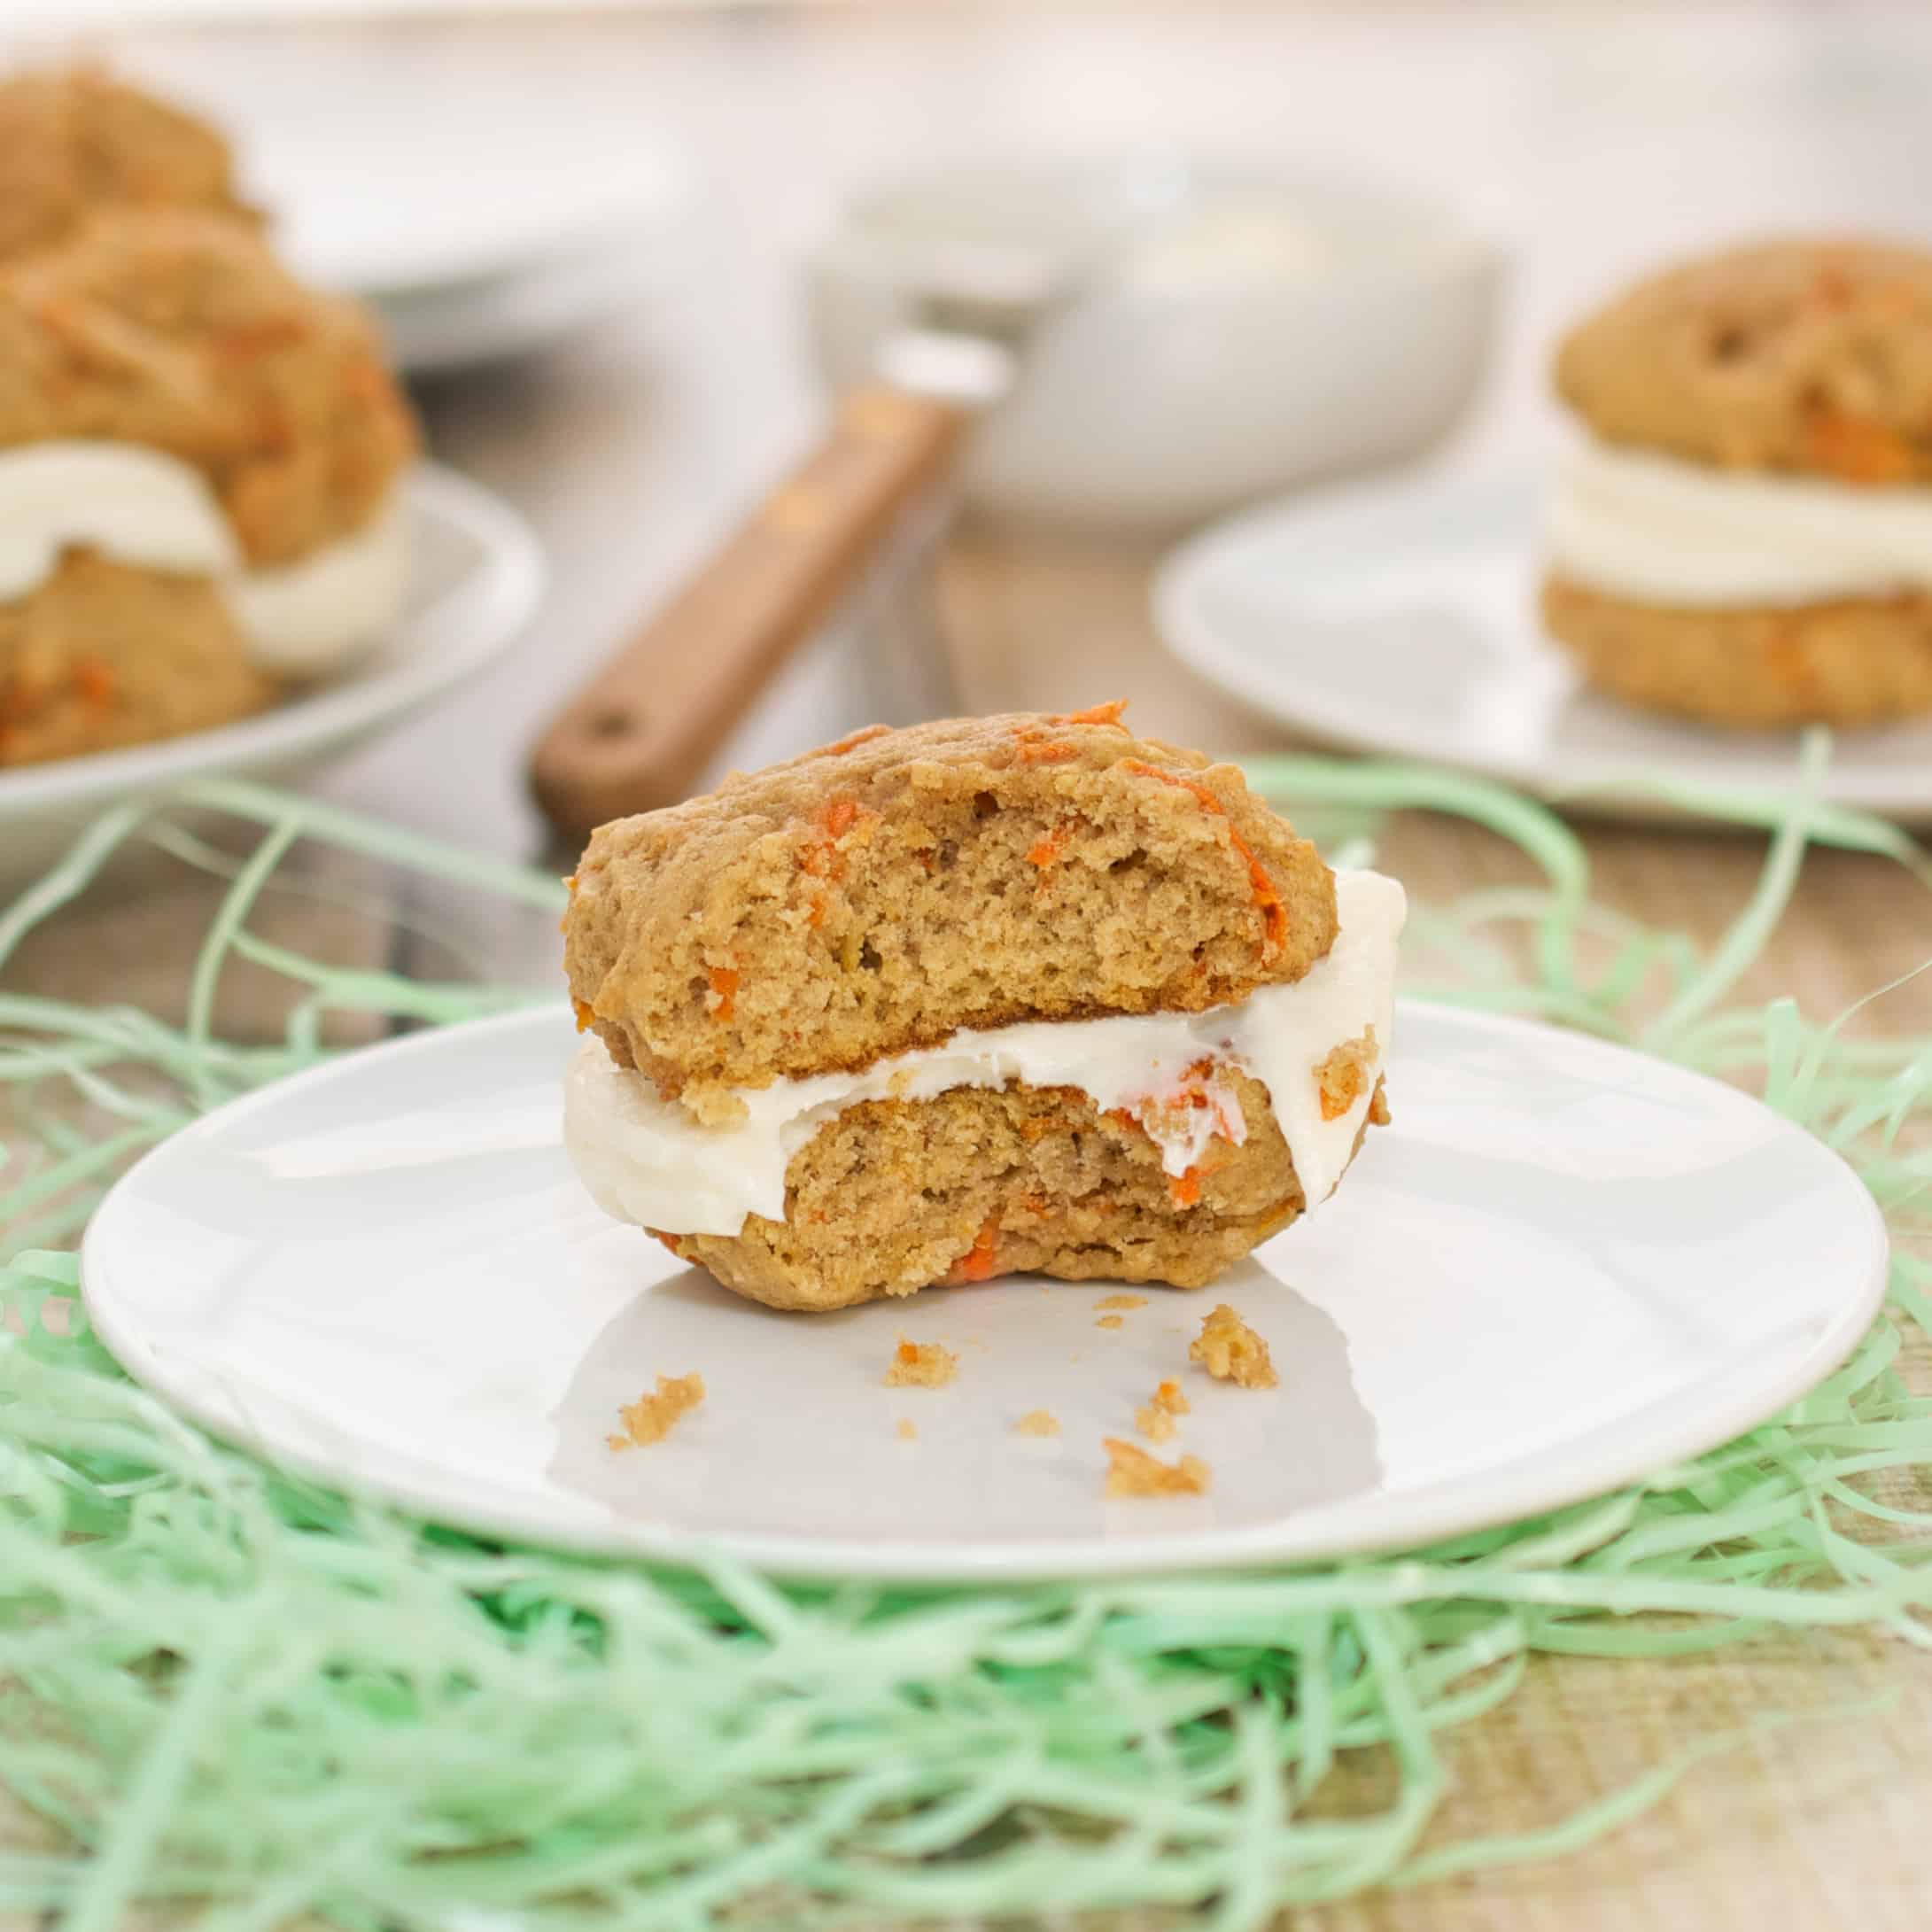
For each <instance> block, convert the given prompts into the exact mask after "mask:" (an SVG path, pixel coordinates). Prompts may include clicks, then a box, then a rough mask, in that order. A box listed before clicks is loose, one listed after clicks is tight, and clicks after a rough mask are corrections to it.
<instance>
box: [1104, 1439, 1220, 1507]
mask: <svg viewBox="0 0 1932 1932" xmlns="http://www.w3.org/2000/svg"><path fill="white" fill-rule="evenodd" d="M1101 1447H1103V1448H1104V1449H1106V1452H1107V1494H1108V1495H1110V1496H1204V1495H1206V1494H1207V1484H1208V1479H1209V1476H1210V1473H1211V1472H1210V1471H1209V1470H1208V1467H1207V1463H1204V1462H1202V1461H1201V1459H1200V1457H1199V1456H1198V1455H1183V1457H1182V1458H1181V1460H1180V1461H1179V1462H1178V1463H1171V1464H1170V1463H1163V1462H1162V1461H1161V1460H1160V1457H1159V1456H1158V1455H1148V1453H1147V1452H1146V1450H1144V1449H1142V1448H1137V1447H1135V1445H1134V1444H1133V1443H1131V1442H1122V1441H1121V1439H1120V1438H1119V1437H1118V1436H1103V1437H1102V1438H1101Z"/></svg>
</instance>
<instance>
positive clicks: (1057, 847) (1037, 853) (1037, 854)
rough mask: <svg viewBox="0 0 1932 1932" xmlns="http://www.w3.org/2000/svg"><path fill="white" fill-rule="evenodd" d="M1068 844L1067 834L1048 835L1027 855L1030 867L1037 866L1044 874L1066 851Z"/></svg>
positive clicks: (1052, 833)
mask: <svg viewBox="0 0 1932 1932" xmlns="http://www.w3.org/2000/svg"><path fill="white" fill-rule="evenodd" d="M1066 844H1067V842H1066V837H1065V834H1061V833H1059V832H1050V833H1048V834H1047V835H1046V836H1045V837H1044V839H1042V840H1040V841H1039V842H1038V843H1037V844H1036V845H1035V846H1034V847H1033V849H1032V850H1031V851H1029V852H1028V854H1027V863H1028V865H1037V866H1038V867H1039V868H1040V870H1041V871H1042V872H1044V871H1045V870H1046V868H1047V867H1048V866H1049V865H1051V864H1052V863H1053V862H1054V860H1055V859H1057V858H1058V857H1059V856H1060V854H1061V852H1063V851H1064V850H1066Z"/></svg>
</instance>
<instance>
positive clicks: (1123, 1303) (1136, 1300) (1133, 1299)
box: [1094, 1295, 1147, 1308]
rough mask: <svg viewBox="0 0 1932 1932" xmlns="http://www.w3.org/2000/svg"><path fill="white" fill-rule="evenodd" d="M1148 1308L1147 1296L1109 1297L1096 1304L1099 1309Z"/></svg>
mask: <svg viewBox="0 0 1932 1932" xmlns="http://www.w3.org/2000/svg"><path fill="white" fill-rule="evenodd" d="M1146 1306H1147V1298H1146V1296H1145V1295H1109V1296H1107V1298H1106V1300H1104V1301H1097V1302H1095V1303H1094V1307H1097V1308H1144V1307H1146Z"/></svg>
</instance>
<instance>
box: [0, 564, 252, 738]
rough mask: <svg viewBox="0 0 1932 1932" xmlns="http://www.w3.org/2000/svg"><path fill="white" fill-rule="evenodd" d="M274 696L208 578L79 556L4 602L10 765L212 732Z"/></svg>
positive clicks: (3, 733) (1, 658)
mask: <svg viewBox="0 0 1932 1932" xmlns="http://www.w3.org/2000/svg"><path fill="white" fill-rule="evenodd" d="M274 698H275V684H274V682H273V680H272V679H268V677H266V676H264V675H263V674H262V672H260V671H258V670H257V669H256V668H255V666H254V664H253V663H252V662H251V661H250V658H249V651H248V642H247V640H246V639H245V638H244V636H243V635H242V632H241V631H240V628H239V627H238V626H237V624H236V622H235V620H234V618H233V617H231V616H230V614H229V609H228V606H227V603H226V602H225V601H223V599H222V597H221V594H220V592H219V591H218V590H217V589H216V588H215V586H214V585H213V583H211V582H210V581H209V580H208V579H207V578H199V577H176V576H172V575H169V574H167V573H166V572H164V571H160V570H145V569H143V568H141V567H139V566H137V565H134V564H128V563H116V562H113V561H112V560H110V559H108V558H105V557H101V556H97V555H92V554H91V553H89V552H85V551H69V552H68V553H67V555H66V556H65V557H64V558H63V559H62V560H61V563H60V564H59V567H58V569H57V570H55V571H54V573H53V574H52V576H50V578H48V579H47V581H46V582H45V583H43V584H42V585H41V586H39V588H38V589H36V590H35V592H34V593H33V594H31V595H30V596H27V597H25V598H22V599H19V601H16V602H13V603H11V604H0V765H10V764H38V763H41V762H42V761H43V760H46V759H49V758H67V757H78V756H80V755H81V754H83V753H86V752H90V751H110V750H113V749H117V748H118V747H120V746H122V745H133V744H144V743H146V742H148V741H151V740H153V739H158V738H173V737H175V736H178V735H179V734H180V733H182V732H190V731H202V730H205V729H206V728H207V727H208V726H210V725H226V724H229V723H231V722H233V720H235V719H236V718H246V717H248V716H249V715H250V714H251V713H252V712H255V711H259V710H262V709H264V707H266V706H267V705H268V704H269V703H271V702H273V701H274Z"/></svg>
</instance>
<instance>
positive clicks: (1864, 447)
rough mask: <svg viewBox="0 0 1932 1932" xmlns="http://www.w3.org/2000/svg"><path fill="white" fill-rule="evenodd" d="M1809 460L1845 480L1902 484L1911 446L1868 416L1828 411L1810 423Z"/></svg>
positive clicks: (1907, 471) (1908, 474) (1909, 468)
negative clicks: (1810, 452) (1810, 451)
mask: <svg viewBox="0 0 1932 1932" xmlns="http://www.w3.org/2000/svg"><path fill="white" fill-rule="evenodd" d="M1810 441H1811V449H1812V459H1813V460H1814V461H1815V462H1817V464H1818V466H1819V468H1820V469H1826V470H1828V471H1829V472H1830V473H1831V474H1832V475H1833V476H1835V477H1842V478H1843V480H1844V481H1845V482H1847V483H1903V482H1905V481H1906V480H1907V479H1908V478H1909V477H1911V475H1912V446H1911V445H1910V444H1908V443H1907V442H1906V441H1905V438H1904V437H1902V436H1900V435H1898V434H1897V431H1893V430H1889V429H1888V428H1886V426H1885V425H1884V424H1883V423H1874V422H1873V421H1872V420H1871V418H1870V417H1868V416H1860V415H1852V414H1851V413H1850V412H1849V411H1846V410H1830V411H1827V412H1826V413H1825V414H1823V415H1819V416H1817V417H1815V418H1813V420H1812V424H1811V434H1810Z"/></svg>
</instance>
